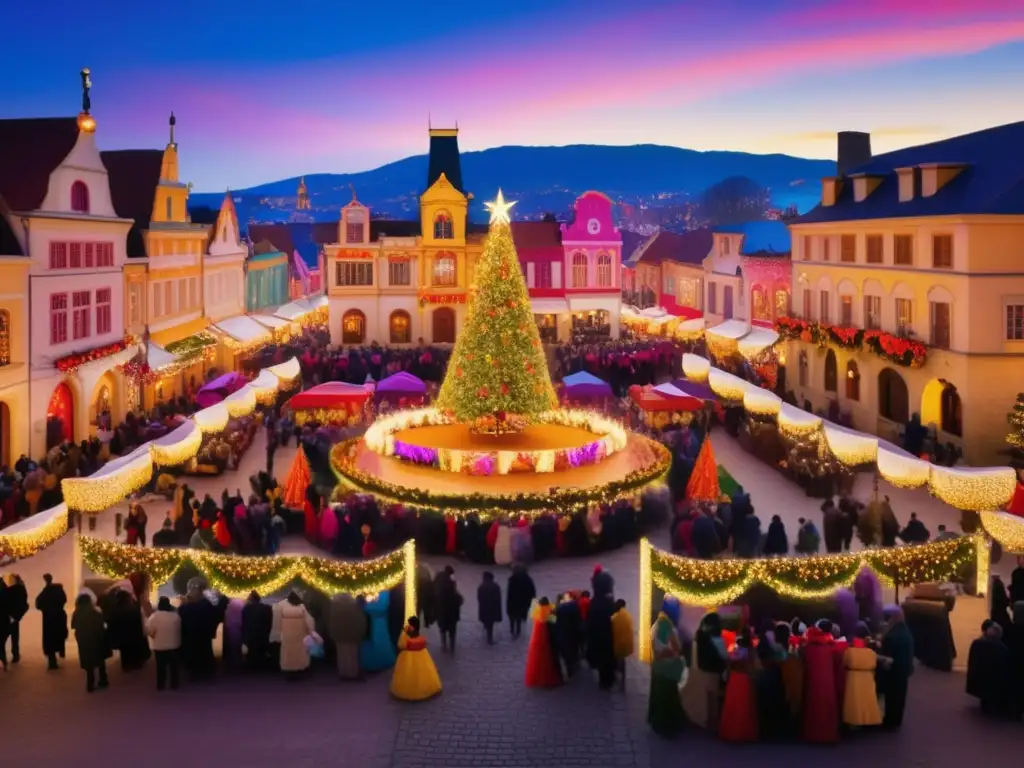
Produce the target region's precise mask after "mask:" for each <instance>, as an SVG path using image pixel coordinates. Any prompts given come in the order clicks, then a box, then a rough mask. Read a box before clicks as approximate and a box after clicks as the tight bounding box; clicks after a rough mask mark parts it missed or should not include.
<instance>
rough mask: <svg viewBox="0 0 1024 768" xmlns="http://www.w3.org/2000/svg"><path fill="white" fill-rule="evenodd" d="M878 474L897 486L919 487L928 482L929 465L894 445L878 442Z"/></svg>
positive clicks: (876, 459)
mask: <svg viewBox="0 0 1024 768" xmlns="http://www.w3.org/2000/svg"><path fill="white" fill-rule="evenodd" d="M875 461H876V462H877V466H878V474H880V475H881V476H882V477H884V478H885V479H886V480H888V481H889V482H890V483H892V484H893V485H895V486H896V487H897V488H920V487H921V486H922V485H926V484H927V483H928V478H929V477H930V475H931V472H930V465H929V464H928V462H927V461H924V460H923V459H918V458H916V457H914V456H911V455H910V454H909V453H907V452H906V451H904V450H902V449H900V448H897V447H896V446H894V445H888V444H883V443H881V442H879V444H878V454H877V456H876V458H875Z"/></svg>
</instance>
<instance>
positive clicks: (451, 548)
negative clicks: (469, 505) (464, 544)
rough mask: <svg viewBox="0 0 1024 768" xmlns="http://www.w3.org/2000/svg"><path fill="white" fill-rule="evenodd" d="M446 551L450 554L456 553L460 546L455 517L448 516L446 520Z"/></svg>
mask: <svg viewBox="0 0 1024 768" xmlns="http://www.w3.org/2000/svg"><path fill="white" fill-rule="evenodd" d="M444 532H445V539H444V551H445V553H447V554H449V555H454V554H455V553H456V551H457V550H458V548H459V543H458V535H457V532H456V530H455V518H454V517H448V518H445V521H444Z"/></svg>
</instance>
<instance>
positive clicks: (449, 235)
mask: <svg viewBox="0 0 1024 768" xmlns="http://www.w3.org/2000/svg"><path fill="white" fill-rule="evenodd" d="M454 238H455V228H454V227H453V226H452V217H451V216H449V215H448V213H447V212H445V211H442V212H441V213H439V214H437V215H436V216H435V217H434V239H435V240H452V239H454Z"/></svg>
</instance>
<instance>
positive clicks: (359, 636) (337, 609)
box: [327, 592, 368, 645]
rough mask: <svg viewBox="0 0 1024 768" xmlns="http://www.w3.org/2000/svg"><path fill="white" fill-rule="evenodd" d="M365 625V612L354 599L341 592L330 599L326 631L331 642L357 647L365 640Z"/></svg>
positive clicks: (366, 621) (366, 622)
mask: <svg viewBox="0 0 1024 768" xmlns="http://www.w3.org/2000/svg"><path fill="white" fill-rule="evenodd" d="M367 624H368V620H367V618H366V612H365V611H363V609H362V607H361V606H360V605H359V603H358V602H357V601H356V599H355V597H353V596H352V595H349V594H346V593H344V592H342V593H339V594H337V595H335V596H334V597H333V598H331V609H330V619H329V621H328V629H327V633H328V635H330V639H331V640H333V641H334V642H336V643H342V644H355V645H358V644H359V643H361V642H363V640H364V639H365V638H366V629H367Z"/></svg>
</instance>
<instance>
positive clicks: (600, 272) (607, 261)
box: [597, 253, 612, 288]
mask: <svg viewBox="0 0 1024 768" xmlns="http://www.w3.org/2000/svg"><path fill="white" fill-rule="evenodd" d="M597 285H598V287H600V288H611V287H612V257H611V256H609V255H608V254H607V253H599V254H597Z"/></svg>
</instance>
